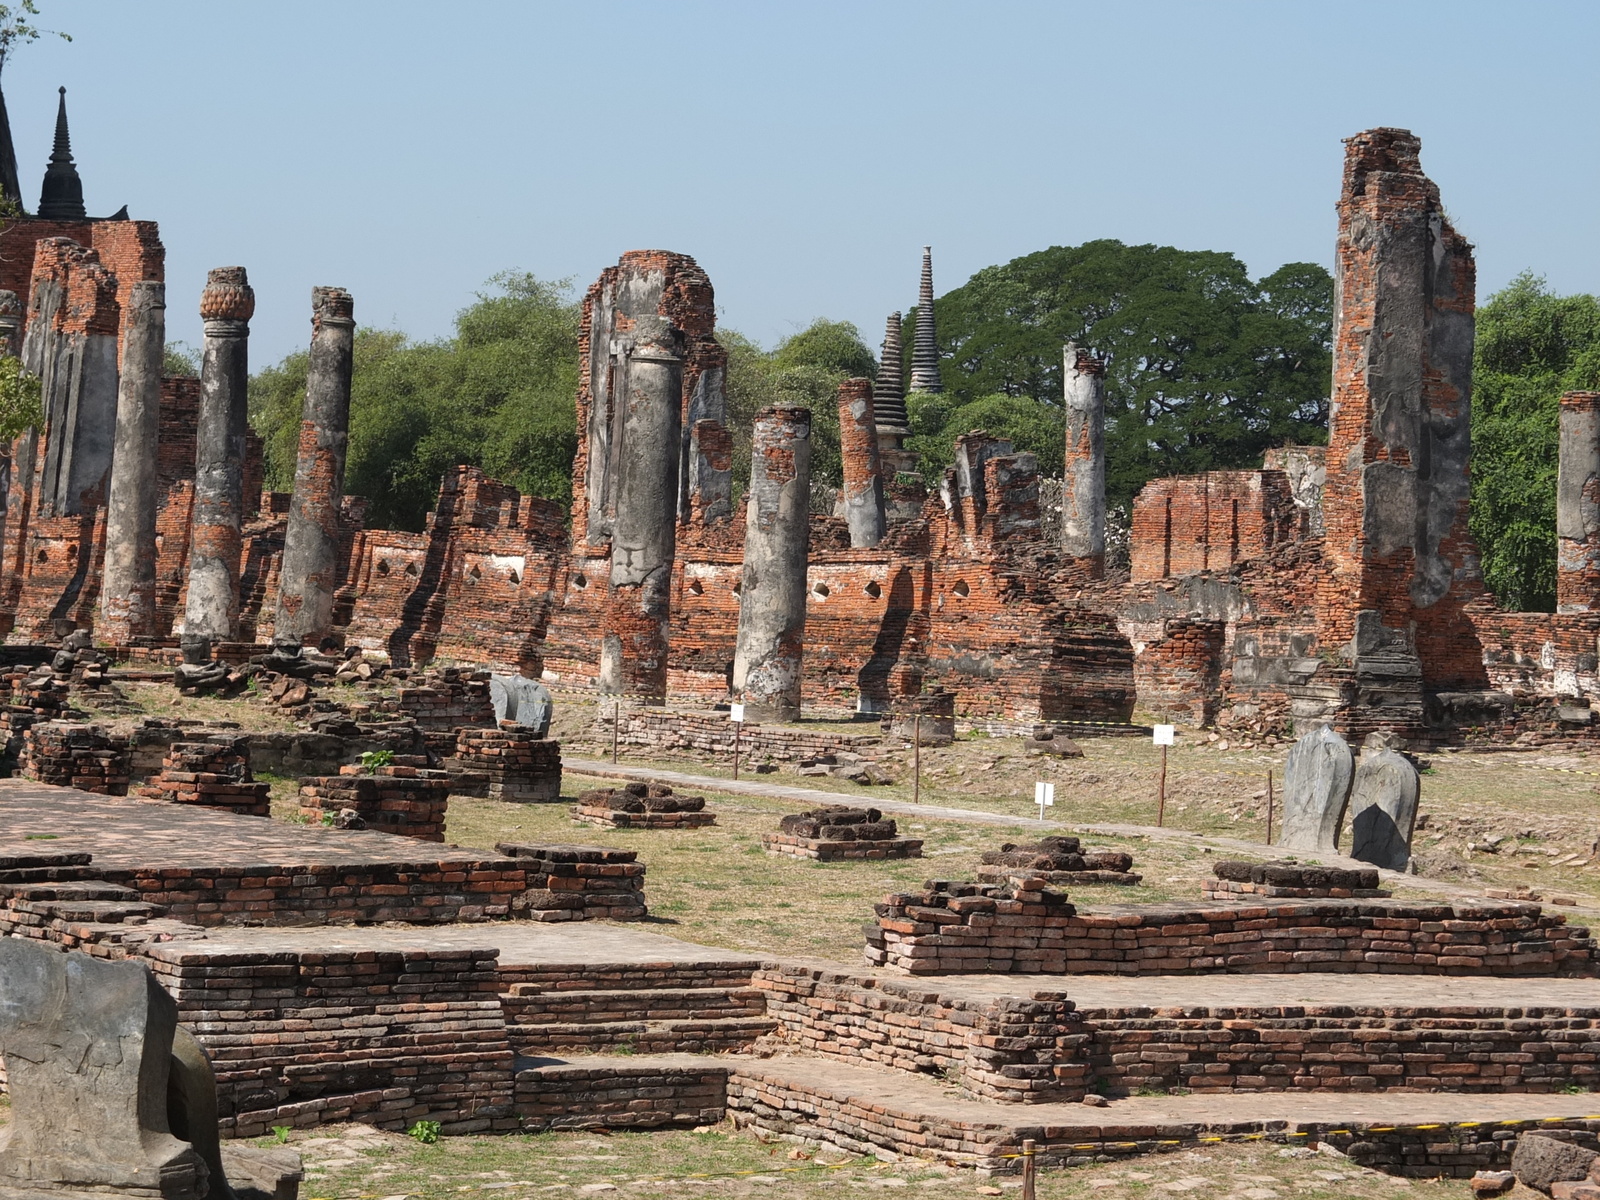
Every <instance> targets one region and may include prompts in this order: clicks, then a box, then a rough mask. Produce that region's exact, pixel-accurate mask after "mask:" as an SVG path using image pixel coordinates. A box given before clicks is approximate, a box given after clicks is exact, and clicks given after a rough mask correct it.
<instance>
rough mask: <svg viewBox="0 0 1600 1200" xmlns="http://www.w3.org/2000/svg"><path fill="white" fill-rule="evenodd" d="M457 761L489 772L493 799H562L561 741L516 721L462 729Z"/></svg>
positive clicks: (520, 801) (458, 736)
mask: <svg viewBox="0 0 1600 1200" xmlns="http://www.w3.org/2000/svg"><path fill="white" fill-rule="evenodd" d="M455 762H456V763H457V764H459V765H460V767H461V768H463V769H465V770H467V771H473V772H482V773H483V774H485V775H487V777H488V787H487V791H486V792H485V795H486V796H487V797H488V798H489V799H490V800H505V801H509V802H512V803H516V804H527V803H537V802H540V801H549V800H559V799H561V743H560V742H552V741H549V740H548V739H545V738H541V737H537V736H535V734H534V732H533V730H531V729H529V728H528V727H527V726H525V725H518V724H517V723H516V722H515V721H501V722H500V724H499V726H498V727H497V728H494V729H476V728H463V729H461V730H460V731H458V732H457V734H456V745H455Z"/></svg>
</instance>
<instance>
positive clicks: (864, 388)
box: [839, 379, 887, 550]
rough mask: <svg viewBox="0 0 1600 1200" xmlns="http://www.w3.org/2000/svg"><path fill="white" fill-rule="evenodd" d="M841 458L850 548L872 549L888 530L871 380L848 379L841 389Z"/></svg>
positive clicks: (842, 492)
mask: <svg viewBox="0 0 1600 1200" xmlns="http://www.w3.org/2000/svg"><path fill="white" fill-rule="evenodd" d="M839 457H840V458H841V459H843V461H844V488H843V490H842V491H841V492H840V495H839V501H840V504H841V506H842V507H843V508H844V519H845V522H846V523H847V524H848V525H849V526H850V545H851V546H852V547H854V548H856V549H858V550H859V549H870V548H871V547H873V546H876V545H877V544H878V543H879V542H881V541H882V540H883V535H884V531H885V529H886V528H887V523H886V521H885V519H884V513H883V472H882V468H881V464H880V461H879V458H878V427H877V422H876V420H875V419H874V417H873V411H872V381H871V380H870V379H846V380H845V381H844V382H843V383H841V384H840V385H839Z"/></svg>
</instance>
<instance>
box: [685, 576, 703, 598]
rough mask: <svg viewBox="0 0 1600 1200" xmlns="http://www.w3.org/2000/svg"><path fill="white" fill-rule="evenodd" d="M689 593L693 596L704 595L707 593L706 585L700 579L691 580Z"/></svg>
mask: <svg viewBox="0 0 1600 1200" xmlns="http://www.w3.org/2000/svg"><path fill="white" fill-rule="evenodd" d="M689 594H690V595H691V596H704V595H705V594H706V585H705V584H703V583H701V582H700V581H699V580H698V579H691V580H689Z"/></svg>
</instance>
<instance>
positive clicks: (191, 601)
mask: <svg viewBox="0 0 1600 1200" xmlns="http://www.w3.org/2000/svg"><path fill="white" fill-rule="evenodd" d="M255 310H256V294H255V292H254V291H253V290H252V289H251V287H250V283H249V280H248V279H247V278H246V277H245V270H244V268H243V267H217V268H215V269H214V270H212V271H211V273H210V274H209V275H208V276H207V277H206V287H205V291H203V292H201V293H200V316H201V318H202V319H203V320H204V322H205V326H204V328H205V348H204V353H203V357H202V361H201V366H200V412H199V415H198V417H197V419H196V421H195V459H194V518H193V527H192V529H191V532H190V546H189V592H188V597H187V602H186V606H185V608H184V615H183V641H184V642H185V643H188V644H189V645H191V646H199V645H201V644H203V643H208V642H225V641H232V640H233V639H234V638H235V637H237V636H238V632H239V549H240V539H239V528H240V522H241V519H242V516H243V510H244V446H245V435H246V432H247V430H248V424H247V420H246V418H247V415H248V399H249V396H248V387H249V382H250V361H249V345H250V341H249V339H250V318H251V316H252V315H253V314H254V313H255Z"/></svg>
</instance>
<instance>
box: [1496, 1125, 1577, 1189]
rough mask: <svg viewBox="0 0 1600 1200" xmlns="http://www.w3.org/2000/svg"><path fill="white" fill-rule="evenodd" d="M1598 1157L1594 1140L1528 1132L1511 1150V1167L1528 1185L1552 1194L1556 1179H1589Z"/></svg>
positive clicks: (1558, 1181)
mask: <svg viewBox="0 0 1600 1200" xmlns="http://www.w3.org/2000/svg"><path fill="white" fill-rule="evenodd" d="M1595 1158H1596V1154H1595V1147H1594V1145H1593V1144H1592V1142H1577V1141H1567V1140H1565V1139H1563V1138H1555V1137H1551V1136H1550V1135H1548V1134H1544V1133H1524V1134H1522V1135H1521V1136H1519V1137H1518V1138H1517V1148H1516V1149H1515V1150H1513V1151H1512V1152H1511V1170H1512V1173H1513V1174H1515V1175H1516V1177H1517V1179H1518V1181H1519V1182H1521V1183H1522V1184H1523V1185H1524V1186H1526V1187H1531V1188H1533V1189H1534V1190H1535V1191H1540V1192H1543V1193H1544V1194H1545V1195H1547V1196H1548V1195H1549V1194H1550V1185H1551V1184H1553V1183H1561V1182H1568V1181H1572V1180H1577V1179H1586V1178H1587V1177H1588V1175H1589V1169H1590V1167H1591V1166H1592V1165H1593V1164H1594V1161H1595Z"/></svg>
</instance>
